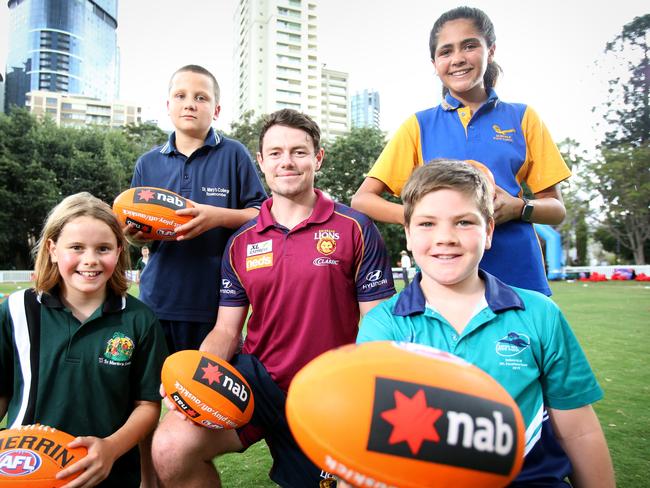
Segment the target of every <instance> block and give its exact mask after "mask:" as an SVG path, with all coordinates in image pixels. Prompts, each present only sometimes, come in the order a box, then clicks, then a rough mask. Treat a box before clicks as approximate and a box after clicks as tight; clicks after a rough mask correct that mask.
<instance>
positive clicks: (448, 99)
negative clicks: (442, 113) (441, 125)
mask: <svg viewBox="0 0 650 488" xmlns="http://www.w3.org/2000/svg"><path fill="white" fill-rule="evenodd" d="M487 94H488V98H487V100H486V101H485V102H484V103H483V105H482V106H485V105H496V104H497V102H498V101H499V97H498V96H497V93H496V92H495V91H494V90H493V89H492V88H488V90H487ZM441 106H442V109H443V110H446V111H448V112H449V111H452V110H457V109H459V108H460V107H464V105H463V102H461V101H460V100H458V99H457V98H454V97H453V96H452V95H451V93H449V92H447V94H446V95H445V99H444V100H443V101H442V103H441Z"/></svg>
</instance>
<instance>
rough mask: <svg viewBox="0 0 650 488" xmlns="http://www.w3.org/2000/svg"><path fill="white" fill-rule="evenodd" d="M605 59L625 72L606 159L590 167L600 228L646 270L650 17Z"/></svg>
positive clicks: (609, 116) (612, 102)
mask: <svg viewBox="0 0 650 488" xmlns="http://www.w3.org/2000/svg"><path fill="white" fill-rule="evenodd" d="M605 53H606V55H608V56H610V57H611V58H613V59H614V62H613V63H612V64H613V65H618V66H624V67H625V68H626V72H625V73H624V74H622V75H618V76H616V77H615V78H613V79H612V80H611V81H610V82H609V93H610V97H609V99H608V101H607V103H606V104H605V105H604V110H605V114H604V120H605V121H606V123H607V124H608V126H607V129H608V130H607V132H606V134H605V137H604V139H603V141H602V144H601V146H600V148H601V152H602V157H601V158H599V159H598V160H596V161H594V162H593V163H592V164H591V165H590V168H589V169H590V173H591V177H592V189H593V190H595V191H596V192H597V193H598V194H599V196H600V197H601V200H602V203H601V204H600V215H602V218H601V223H602V226H603V227H605V228H606V229H608V231H609V232H610V233H611V234H612V235H613V236H614V237H616V238H617V239H618V242H620V244H621V245H622V246H624V247H626V248H628V249H630V250H631V251H632V254H633V255H634V261H635V262H636V263H637V264H645V251H644V248H645V244H646V243H647V241H648V240H649V239H650V211H649V207H650V14H646V15H644V16H642V17H636V18H635V19H634V20H632V21H631V22H629V23H628V24H626V25H624V26H623V29H622V31H621V33H620V34H619V35H618V36H616V37H615V38H614V39H613V40H612V41H611V42H609V43H608V44H607V46H606V49H605Z"/></svg>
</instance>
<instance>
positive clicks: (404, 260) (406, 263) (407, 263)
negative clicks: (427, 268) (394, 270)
mask: <svg viewBox="0 0 650 488" xmlns="http://www.w3.org/2000/svg"><path fill="white" fill-rule="evenodd" d="M399 262H400V266H401V267H402V279H403V280H404V286H407V285H408V284H409V269H411V258H410V257H409V253H407V252H406V251H404V250H403V251H402V252H401V253H400V258H399Z"/></svg>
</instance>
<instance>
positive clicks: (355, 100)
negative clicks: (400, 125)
mask: <svg viewBox="0 0 650 488" xmlns="http://www.w3.org/2000/svg"><path fill="white" fill-rule="evenodd" d="M380 111H381V109H380V104H379V92H377V91H374V90H363V91H361V92H357V93H355V94H354V95H352V97H351V98H350V125H351V126H352V127H374V128H375V129H379V128H380V127H379V122H380V120H379V115H380Z"/></svg>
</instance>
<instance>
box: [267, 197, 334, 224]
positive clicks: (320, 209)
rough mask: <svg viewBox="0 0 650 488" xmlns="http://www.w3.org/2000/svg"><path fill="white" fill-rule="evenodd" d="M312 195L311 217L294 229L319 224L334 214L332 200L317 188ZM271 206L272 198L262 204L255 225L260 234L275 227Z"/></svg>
mask: <svg viewBox="0 0 650 488" xmlns="http://www.w3.org/2000/svg"><path fill="white" fill-rule="evenodd" d="M314 193H315V194H316V202H315V204H314V209H313V210H312V212H311V215H310V216H309V217H308V218H307V219H306V220H305V221H304V222H301V223H300V224H298V225H297V226H296V227H294V229H298V228H301V227H306V226H308V225H310V224H319V223H322V222H325V221H327V219H329V218H330V217H331V216H332V214H333V213H334V200H332V199H331V198H329V197H328V196H326V195H325V194H323V192H322V191H320V190H318V189H317V188H314ZM272 206H273V198H269V199H267V200H265V201H264V203H262V207H261V208H260V214H259V217H258V218H257V224H256V226H255V230H256V231H258V232H262V231H264V230H266V229H268V228H269V227H273V226H275V225H276V222H275V220H274V219H273V216H272V215H271V207H272ZM294 229H292V230H294Z"/></svg>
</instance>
